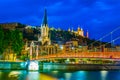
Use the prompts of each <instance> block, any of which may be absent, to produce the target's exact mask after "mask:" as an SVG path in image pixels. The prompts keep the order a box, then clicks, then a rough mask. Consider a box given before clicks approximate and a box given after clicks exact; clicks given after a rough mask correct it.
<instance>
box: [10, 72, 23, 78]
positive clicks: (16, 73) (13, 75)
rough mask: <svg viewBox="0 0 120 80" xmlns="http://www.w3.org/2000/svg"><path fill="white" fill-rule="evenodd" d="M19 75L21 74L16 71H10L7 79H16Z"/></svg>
mask: <svg viewBox="0 0 120 80" xmlns="http://www.w3.org/2000/svg"><path fill="white" fill-rule="evenodd" d="M19 74H21V73H20V72H18V71H12V72H10V74H9V75H8V76H9V77H17V76H18V75H19Z"/></svg>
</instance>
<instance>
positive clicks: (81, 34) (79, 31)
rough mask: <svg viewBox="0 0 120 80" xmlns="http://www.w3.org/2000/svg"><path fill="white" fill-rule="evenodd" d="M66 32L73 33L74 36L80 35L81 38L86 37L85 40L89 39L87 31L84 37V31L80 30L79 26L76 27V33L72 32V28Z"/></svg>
mask: <svg viewBox="0 0 120 80" xmlns="http://www.w3.org/2000/svg"><path fill="white" fill-rule="evenodd" d="M68 31H69V32H72V33H75V34H76V35H80V36H82V37H87V38H89V33H88V31H87V33H86V36H85V35H84V32H85V31H84V30H83V29H82V28H80V27H79V26H78V29H77V31H74V30H73V28H72V29H70V28H69V29H68Z"/></svg>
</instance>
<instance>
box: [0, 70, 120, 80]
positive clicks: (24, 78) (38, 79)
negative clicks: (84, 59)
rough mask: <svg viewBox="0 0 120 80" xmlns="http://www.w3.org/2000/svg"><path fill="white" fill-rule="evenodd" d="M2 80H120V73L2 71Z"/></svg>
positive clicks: (0, 78)
mask: <svg viewBox="0 0 120 80" xmlns="http://www.w3.org/2000/svg"><path fill="white" fill-rule="evenodd" d="M0 80H120V71H44V72H40V71H27V70H19V71H18V70H17V71H15V70H0Z"/></svg>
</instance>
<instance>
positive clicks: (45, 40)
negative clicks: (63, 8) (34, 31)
mask: <svg viewBox="0 0 120 80" xmlns="http://www.w3.org/2000/svg"><path fill="white" fill-rule="evenodd" d="M38 41H40V42H41V43H42V45H51V40H50V37H49V27H48V24H47V11H46V9H45V13H44V18H43V23H42V25H41V36H39V37H38Z"/></svg>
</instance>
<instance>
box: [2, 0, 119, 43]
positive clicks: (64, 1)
mask: <svg viewBox="0 0 120 80" xmlns="http://www.w3.org/2000/svg"><path fill="white" fill-rule="evenodd" d="M45 8H46V9H47V13H48V14H47V15H48V24H49V27H55V28H61V29H64V30H67V29H68V28H72V27H73V29H74V30H76V29H77V27H78V26H80V27H82V28H83V29H84V30H85V31H87V30H88V31H89V33H90V38H91V39H99V38H100V37H102V36H104V35H105V34H107V33H109V32H110V31H112V30H113V29H115V28H117V27H120V0H0V23H5V22H20V23H23V24H28V25H33V26H40V25H41V23H42V20H43V14H44V9H45ZM119 35H120V30H119V31H118V32H115V34H114V35H113V39H115V38H117V37H118V36H119ZM104 40H108V41H110V36H108V38H107V39H104Z"/></svg>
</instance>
